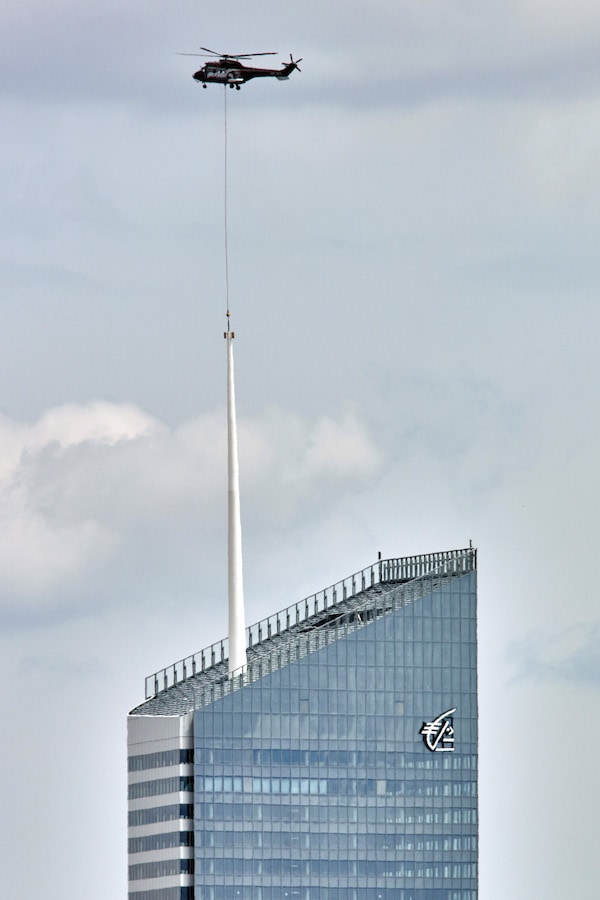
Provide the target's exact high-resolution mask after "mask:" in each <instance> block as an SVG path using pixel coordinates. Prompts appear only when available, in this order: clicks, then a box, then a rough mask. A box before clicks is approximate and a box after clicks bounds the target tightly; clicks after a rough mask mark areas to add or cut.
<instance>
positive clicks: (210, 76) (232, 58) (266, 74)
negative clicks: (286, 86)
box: [180, 47, 302, 91]
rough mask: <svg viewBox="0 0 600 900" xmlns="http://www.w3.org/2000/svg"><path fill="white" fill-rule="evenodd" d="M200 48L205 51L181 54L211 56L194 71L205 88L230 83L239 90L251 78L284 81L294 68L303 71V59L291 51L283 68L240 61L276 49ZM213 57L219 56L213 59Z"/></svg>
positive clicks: (270, 52) (269, 52)
mask: <svg viewBox="0 0 600 900" xmlns="http://www.w3.org/2000/svg"><path fill="white" fill-rule="evenodd" d="M200 49H201V50H204V51H205V52H204V53H182V54H180V55H181V56H209V57H211V59H210V61H209V62H206V63H204V65H203V66H202V68H201V69H198V71H197V72H194V75H193V77H194V79H195V80H196V81H199V82H201V84H202V87H203V88H205V87H206V85H207V84H228V85H229V87H230V88H235V89H236V90H237V91H239V89H240V87H241V86H242V85H243V84H245V83H246V82H247V81H250V79H251V78H277V79H278V80H279V81H284V80H285V79H286V78H288V77H289V75H290V74H291V72H293V71H294V69H298V71H299V72H300V71H301V70H300V67H299V66H298V63H300V62H302V60H301V59H294V57H293V56H292V54H291V53H290V61H289V62H288V63H282V64H281V66H282V68H281V69H262V68H259V67H258V66H248V65H246V64H245V63H242V62H240V60H241V59H252V58H253V57H255V56H276V55H277V54H276V53H275V52H274V51H268V52H267V53H237V54H233V53H216V52H215V51H214V50H209V49H208V47H200ZM213 57H217V58H216V59H213Z"/></svg>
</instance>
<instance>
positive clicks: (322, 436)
mask: <svg viewBox="0 0 600 900" xmlns="http://www.w3.org/2000/svg"><path fill="white" fill-rule="evenodd" d="M239 430H240V447H241V454H242V478H243V493H244V494H245V495H246V497H247V498H248V504H249V506H250V511H249V515H250V517H252V515H253V513H252V507H255V508H257V509H258V516H259V518H260V516H261V513H260V509H261V508H262V509H263V510H264V512H263V516H264V519H265V520H268V521H270V522H271V523H272V522H273V519H274V518H275V520H276V519H277V517H278V516H284V518H285V519H286V520H287V521H289V520H290V519H292V520H296V519H297V518H298V517H301V516H302V515H303V514H304V512H305V510H306V508H307V506H309V505H310V504H312V503H315V502H319V501H320V499H321V498H322V496H323V493H324V491H325V492H327V491H329V493H331V492H332V491H333V492H334V493H335V492H336V491H337V492H338V493H339V491H340V490H343V489H344V485H345V484H348V483H354V482H355V481H356V479H358V480H359V481H360V480H361V479H365V478H368V477H369V476H371V475H372V474H373V473H374V472H375V471H376V470H377V468H378V465H379V462H380V455H379V451H378V450H377V448H376V447H375V446H374V444H373V442H372V439H371V438H370V436H369V434H368V431H367V429H366V427H365V426H364V425H363V424H362V423H361V422H360V420H359V418H358V416H357V415H355V414H350V413H348V412H346V413H343V414H341V415H340V416H339V417H335V416H327V417H321V418H318V419H317V420H316V421H314V422H311V421H309V420H306V419H303V418H302V417H301V416H299V415H297V414H295V413H293V412H289V411H284V410H278V409H273V410H270V411H269V412H268V413H266V414H264V413H263V414H259V415H257V416H255V417H254V418H251V419H242V420H241V421H240V429H239ZM0 446H1V447H2V452H1V454H0V505H1V508H2V515H1V518H2V530H3V535H4V537H3V542H2V545H1V547H0V596H2V601H1V603H0V609H1V610H2V612H3V614H4V615H5V616H9V617H10V616H13V617H17V618H18V617H27V615H35V614H36V613H39V612H42V611H45V612H48V610H51V611H54V612H56V611H58V610H61V609H62V610H63V611H64V609H65V608H68V607H70V608H71V612H76V611H77V601H76V599H74V598H75V596H76V588H78V587H80V588H82V589H83V585H85V586H86V587H85V595H86V596H88V597H89V596H90V595H92V596H93V594H94V590H93V588H91V587H90V586H91V585H94V583H95V582H97V581H98V578H100V582H102V573H103V571H104V570H105V572H108V571H109V570H112V578H113V580H114V579H115V576H116V572H117V571H121V572H122V575H123V571H124V570H126V569H128V570H129V574H130V575H131V573H132V569H133V568H134V567H135V564H136V563H137V564H138V565H139V569H140V573H139V575H138V578H140V579H142V580H143V579H146V580H151V579H152V576H153V573H155V574H157V575H158V572H157V567H159V568H160V567H162V568H163V572H162V575H163V579H164V574H165V573H164V570H165V569H166V570H168V569H169V567H173V568H176V567H177V565H178V564H179V562H180V560H181V558H182V557H185V555H186V553H187V554H189V558H190V559H192V558H195V557H196V556H197V551H196V550H195V548H194V542H195V541H197V540H198V538H199V535H200V536H201V538H202V541H203V543H204V548H205V552H207V548H209V550H208V552H209V554H210V553H211V551H214V552H213V553H212V555H213V556H215V555H217V554H218V547H217V545H216V540H217V539H218V538H220V530H221V529H220V527H215V521H217V522H219V523H221V522H222V519H223V517H224V509H225V503H224V497H225V484H224V479H225V462H224V461H225V416H224V414H223V413H222V411H219V410H218V411H215V412H207V413H205V414H203V415H201V416H199V417H197V418H196V419H194V420H191V421H188V422H185V423H183V424H182V425H180V426H178V427H176V428H170V427H168V426H167V425H165V424H164V423H162V422H160V421H158V420H157V419H156V418H153V417H152V416H149V415H148V414H147V413H145V412H143V411H142V410H140V409H138V408H137V407H135V406H132V405H127V404H114V403H106V402H96V403H89V404H83V405H75V404H66V405H64V406H61V407H57V408H54V409H51V410H48V411H47V412H46V413H44V415H42V416H41V417H40V419H39V420H38V421H37V422H35V423H33V424H31V425H24V424H22V423H17V422H14V421H12V420H11V419H9V418H7V417H6V416H4V417H2V418H1V419H0ZM286 486H291V488H292V489H291V490H287V487H286ZM284 494H285V495H286V501H285V503H284V505H283V506H281V505H280V501H279V499H278V498H280V497H281V496H282V495H284ZM183 565H184V566H185V562H184V563H183ZM123 577H124V576H123ZM134 577H135V576H134ZM157 580H159V579H157ZM163 589H164V585H163ZM96 601H98V598H96ZM81 602H82V601H79V603H80V606H81ZM103 602H110V601H109V600H108V599H105V600H104V601H103ZM79 612H81V609H79Z"/></svg>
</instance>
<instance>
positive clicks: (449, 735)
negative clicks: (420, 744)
mask: <svg viewBox="0 0 600 900" xmlns="http://www.w3.org/2000/svg"><path fill="white" fill-rule="evenodd" d="M455 712H456V707H454V709H449V710H447V712H445V713H442V714H441V716H438V717H437V719H434V720H433V722H423V727H422V728H421V730H420V731H419V734H422V735H423V740H424V741H425V746H426V747H427V749H428V750H432V751H433V752H436V751H440V752H441V751H444V750H446V751H448V750H454V725H453V724H452V714H453V713H455Z"/></svg>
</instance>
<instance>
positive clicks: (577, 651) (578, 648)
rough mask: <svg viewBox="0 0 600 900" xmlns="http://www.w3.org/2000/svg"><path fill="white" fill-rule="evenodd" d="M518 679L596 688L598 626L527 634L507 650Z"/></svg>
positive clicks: (598, 675) (599, 649)
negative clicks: (561, 682)
mask: <svg viewBox="0 0 600 900" xmlns="http://www.w3.org/2000/svg"><path fill="white" fill-rule="evenodd" d="M507 654H508V659H509V661H510V662H511V663H512V664H513V666H514V667H515V669H516V677H517V678H519V679H521V680H522V679H533V680H540V681H563V682H569V683H574V684H580V685H584V684H588V685H593V686H595V687H598V686H600V623H598V622H593V623H590V624H585V625H584V624H577V625H571V626H568V627H567V628H564V629H562V630H560V631H554V632H553V631H549V630H545V631H542V632H541V633H539V632H538V633H536V634H531V635H529V636H528V637H527V639H524V640H522V641H519V642H514V643H512V644H511V645H510V646H509V647H508V651H507Z"/></svg>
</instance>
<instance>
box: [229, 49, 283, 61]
mask: <svg viewBox="0 0 600 900" xmlns="http://www.w3.org/2000/svg"><path fill="white" fill-rule="evenodd" d="M252 56H277V50H266V51H264V52H263V53H238V54H236V56H234V57H233V58H234V59H250V57H252Z"/></svg>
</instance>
